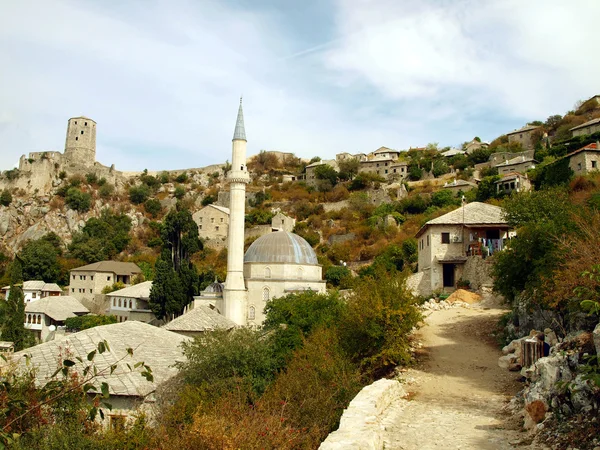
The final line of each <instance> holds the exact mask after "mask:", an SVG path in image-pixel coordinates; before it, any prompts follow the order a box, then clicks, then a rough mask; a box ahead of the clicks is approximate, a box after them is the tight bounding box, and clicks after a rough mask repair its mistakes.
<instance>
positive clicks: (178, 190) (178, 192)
mask: <svg viewBox="0 0 600 450" xmlns="http://www.w3.org/2000/svg"><path fill="white" fill-rule="evenodd" d="M173 195H175V198H177V199H178V200H181V199H182V198H183V197H184V196H185V188H184V187H183V186H176V187H175V193H174V194H173Z"/></svg>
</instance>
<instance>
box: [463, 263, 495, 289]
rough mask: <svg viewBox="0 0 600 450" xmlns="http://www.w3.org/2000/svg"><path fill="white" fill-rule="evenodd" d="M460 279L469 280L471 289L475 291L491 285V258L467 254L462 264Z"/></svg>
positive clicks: (492, 281)
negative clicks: (465, 260)
mask: <svg viewBox="0 0 600 450" xmlns="http://www.w3.org/2000/svg"><path fill="white" fill-rule="evenodd" d="M462 279H463V280H469V282H470V283H471V289H473V290H475V291H478V290H480V289H481V288H482V287H491V286H493V284H494V279H493V278H492V262H491V260H490V259H489V258H488V259H483V258H482V257H481V256H469V257H468V258H467V262H466V263H465V264H464V266H463V271H462Z"/></svg>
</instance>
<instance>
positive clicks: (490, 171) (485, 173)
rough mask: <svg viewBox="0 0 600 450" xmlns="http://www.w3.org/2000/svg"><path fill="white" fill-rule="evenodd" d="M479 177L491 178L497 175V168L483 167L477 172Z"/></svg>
mask: <svg viewBox="0 0 600 450" xmlns="http://www.w3.org/2000/svg"><path fill="white" fill-rule="evenodd" d="M479 175H480V176H481V178H485V177H493V176H495V175H498V168H497V167H484V168H483V169H481V171H480V172H479Z"/></svg>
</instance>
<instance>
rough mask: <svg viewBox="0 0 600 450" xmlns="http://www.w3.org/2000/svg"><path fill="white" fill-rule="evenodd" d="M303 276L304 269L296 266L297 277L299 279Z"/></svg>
mask: <svg viewBox="0 0 600 450" xmlns="http://www.w3.org/2000/svg"><path fill="white" fill-rule="evenodd" d="M302 278H304V269H303V268H302V267H298V279H299V280H301V279H302Z"/></svg>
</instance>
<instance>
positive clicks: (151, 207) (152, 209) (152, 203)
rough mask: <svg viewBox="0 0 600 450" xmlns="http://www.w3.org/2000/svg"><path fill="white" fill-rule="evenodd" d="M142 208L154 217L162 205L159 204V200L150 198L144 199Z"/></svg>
mask: <svg viewBox="0 0 600 450" xmlns="http://www.w3.org/2000/svg"><path fill="white" fill-rule="evenodd" d="M144 209H145V210H146V212H147V213H148V214H150V215H151V216H152V217H156V216H158V215H159V214H160V212H161V211H162V205H161V204H160V201H159V200H157V199H155V198H151V199H148V200H146V202H145V203H144Z"/></svg>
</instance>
